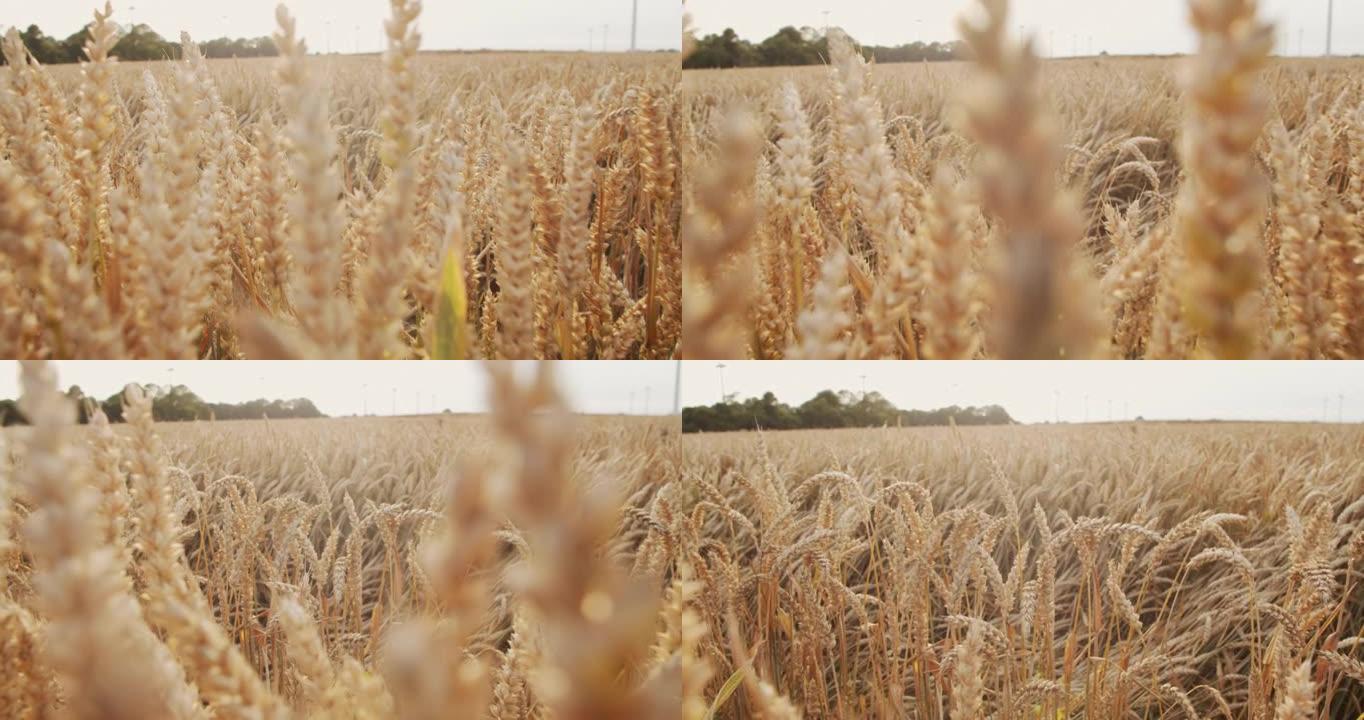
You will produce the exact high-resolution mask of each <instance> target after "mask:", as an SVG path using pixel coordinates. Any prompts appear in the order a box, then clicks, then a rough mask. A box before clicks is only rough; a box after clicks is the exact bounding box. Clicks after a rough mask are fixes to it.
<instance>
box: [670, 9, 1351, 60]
mask: <svg viewBox="0 0 1364 720" xmlns="http://www.w3.org/2000/svg"><path fill="white" fill-rule="evenodd" d="M1327 2H1328V0H1262V1H1261V3H1260V8H1261V10H1260V14H1261V16H1262V17H1265V18H1267V19H1270V20H1272V21H1274V22H1275V23H1276V24H1277V26H1278V28H1279V37H1280V41H1281V45H1282V43H1284V42H1286V43H1287V48H1286V49H1287V53H1285V54H1294V55H1296V54H1299V49H1298V48H1299V43H1298V33H1299V31H1301V32H1302V53H1303V54H1307V55H1320V54H1322V52H1323V51H1324V50H1325V46H1326V4H1327ZM972 5H974V3H968V2H967V0H938V1H934V2H923V1H919V2H907V1H906V0H840V1H839V2H833V1H832V0H689V2H688V4H687V7H688V10H689V11H690V12H691V13H692V16H693V21H694V22H695V24H696V27H697V29H698V30H699V31H700V32H701V33H702V34H708V33H713V32H719V31H721V30H723V29H724V28H726V27H732V28H734V29H735V31H737V32H738V33H739V35H740V36H742V37H745V38H748V39H750V40H754V39H757V40H761V39H762V38H765V37H768V36H769V35H771V34H772V33H773V32H775V31H776V30H777V29H779V28H781V27H782V26H785V25H794V26H796V27H801V26H806V25H808V26H811V27H816V28H822V27H823V26H824V24H825V21H824V14H823V11H824V10H828V11H829V19H828V22H829V24H830V25H834V26H838V27H842V28H843V29H845V30H847V31H848V33H849V34H851V35H852V36H853V37H854V38H856V39H857V40H858V42H861V43H863V44H868V45H899V44H902V43H906V42H913V41H915V40H925V41H932V40H955V39H957V33H956V25H955V19H956V17H957V16H958V15H960V14H961V12H962V11H963V9H964V8H966V7H969V6H972ZM1010 7H1011V13H1012V17H1013V18H1014V22H1013V25H1015V26H1019V25H1021V26H1022V27H1023V28H1024V30H1025V31H1026V32H1028V33H1030V34H1033V35H1035V36H1036V37H1037V40H1038V42H1039V50H1041V51H1043V52H1047V50H1048V48H1049V46H1050V47H1054V53H1055V54H1056V55H1071V54H1074V53H1075V51H1076V50H1078V51H1079V52H1080V53H1081V54H1085V53H1087V52H1088V51H1089V48H1090V47H1091V46H1090V43H1091V42H1092V43H1093V44H1092V48H1093V52H1095V53H1098V52H1100V51H1103V50H1107V51H1108V52H1110V53H1114V54H1151V53H1160V54H1166V53H1181V52H1188V51H1190V50H1192V49H1193V48H1194V39H1193V33H1192V32H1191V31H1190V30H1189V24H1188V0H1142V1H1140V2H1138V1H1136V0H1014V2H1012V3H1011V4H1010ZM1015 32H1017V31H1016V30H1015ZM1091 38H1092V40H1091ZM1283 49H1284V48H1282V47H1281V48H1280V50H1283ZM1332 49H1333V51H1334V52H1335V53H1336V54H1350V53H1364V2H1361V1H1360V0H1336V2H1335V39H1334V42H1333V44H1332Z"/></svg>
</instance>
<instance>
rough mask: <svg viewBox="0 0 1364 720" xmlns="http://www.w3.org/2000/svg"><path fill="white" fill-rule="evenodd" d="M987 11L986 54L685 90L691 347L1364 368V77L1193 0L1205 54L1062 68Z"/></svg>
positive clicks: (1249, 1)
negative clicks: (1297, 53)
mask: <svg viewBox="0 0 1364 720" xmlns="http://www.w3.org/2000/svg"><path fill="white" fill-rule="evenodd" d="M969 5H970V7H969V8H967V10H968V11H969V12H967V13H966V14H965V15H964V16H963V19H962V20H961V22H960V34H961V38H962V39H963V40H964V42H965V44H966V46H967V47H969V49H970V51H971V53H972V55H973V56H974V60H973V61H971V62H969V63H952V64H933V65H929V64H919V65H889V66H879V67H876V66H871V65H868V64H867V63H866V62H865V61H864V59H863V57H862V55H861V54H860V53H859V52H858V51H857V50H856V49H855V48H854V47H853V46H852V44H851V42H850V41H849V39H848V38H847V37H846V36H844V35H842V34H841V33H839V32H838V31H837V30H833V31H832V32H831V38H830V40H831V46H830V58H829V64H828V67H827V68H822V69H818V68H816V69H812V68H784V69H783V68H765V69H757V70H740V71H688V72H686V73H684V79H683V86H682V96H683V100H682V102H683V105H684V118H683V123H684V130H683V132H682V137H683V142H684V147H685V148H686V150H685V152H684V153H683V163H684V172H683V177H684V178H685V183H686V193H687V196H688V199H689V200H688V204H689V210H688V213H687V221H686V223H685V226H686V229H685V230H684V235H685V236H686V240H685V241H684V245H685V247H686V251H685V253H684V255H685V259H686V262H687V268H686V270H685V272H684V274H685V275H686V288H687V290H686V291H685V292H684V298H685V300H684V306H685V309H686V316H687V317H686V319H685V320H684V325H685V327H686V328H687V329H686V330H685V331H684V342H685V346H686V347H685V348H684V352H685V353H686V354H687V355H688V356H690V357H755V358H761V359H773V358H845V357H855V358H892V357H895V358H927V359H966V358H980V357H998V358H1088V357H1102V358H1184V357H1228V358H1229V357H1276V358H1337V357H1349V358H1355V357H1361V356H1364V344H1361V343H1364V314H1362V313H1361V312H1360V308H1359V303H1360V301H1361V298H1364V294H1362V291H1364V277H1362V276H1364V264H1362V262H1361V256H1364V235H1361V233H1364V162H1361V160H1360V158H1361V157H1364V92H1362V91H1361V83H1360V81H1359V77H1360V65H1359V63H1358V61H1356V60H1272V59H1271V52H1272V50H1273V37H1274V36H1273V31H1272V28H1271V27H1270V26H1269V25H1268V24H1266V23H1264V22H1263V21H1262V20H1261V19H1260V17H1259V16H1258V14H1257V3H1256V2H1254V0H1191V2H1189V3H1188V7H1189V11H1190V12H1189V18H1190V22H1191V24H1192V26H1193V29H1194V30H1195V31H1196V36H1197V38H1198V45H1197V51H1196V53H1195V54H1193V55H1192V56H1190V57H1189V58H1184V59H1179V60H1171V59H1157V58H1149V59H1141V58H1125V59H1108V58H1095V59H1075V60H1058V61H1045V62H1044V61H1042V60H1040V59H1039V57H1038V53H1037V50H1036V47H1035V43H1034V42H1033V41H1032V40H1029V39H1026V38H1017V37H1013V36H1011V35H1010V32H1009V31H1010V28H1011V27H1012V25H1011V20H1010V14H1009V12H1008V11H1009V8H1008V3H1007V1H1006V0H975V1H973V2H971V3H969Z"/></svg>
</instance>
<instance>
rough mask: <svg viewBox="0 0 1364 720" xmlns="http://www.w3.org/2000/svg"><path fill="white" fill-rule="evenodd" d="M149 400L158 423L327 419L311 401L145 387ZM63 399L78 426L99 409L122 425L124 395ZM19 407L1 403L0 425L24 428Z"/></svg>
mask: <svg viewBox="0 0 1364 720" xmlns="http://www.w3.org/2000/svg"><path fill="white" fill-rule="evenodd" d="M143 387H144V388H145V389H146V391H147V393H148V394H149V395H151V397H152V417H153V418H154V419H156V420H157V421H158V422H182V421H186V420H259V419H262V418H267V417H268V418H270V419H272V420H279V419H283V418H320V417H326V416H325V415H323V414H322V413H321V411H319V410H318V409H317V406H315V405H313V401H312V400H308V399H307V398H297V399H294V400H251V401H249V402H244V403H211V402H205V401H204V400H203V399H202V398H200V397H199V396H198V395H195V394H194V393H193V392H192V391H191V390H190V389H189V388H187V387H185V386H184V385H174V386H163V385H144V386H143ZM66 396H67V397H69V398H71V399H72V400H74V401H75V402H76V407H77V408H78V409H79V413H80V422H81V423H82V424H84V423H87V422H89V421H90V416H91V414H93V413H94V409H95V408H96V407H98V408H99V409H101V410H103V411H104V415H105V416H106V417H108V418H109V421H110V422H123V393H122V392H118V393H115V394H113V395H110V396H109V397H108V398H105V399H104V400H100V399H98V398H95V397H91V396H89V395H86V394H85V393H84V392H83V391H82V390H81V389H80V386H78V385H72V386H71V389H69V390H67V391H66ZM26 424H27V421H26V420H25V419H24V416H23V413H21V412H20V411H19V403H18V402H17V401H14V400H0V425H3V426H9V425H26Z"/></svg>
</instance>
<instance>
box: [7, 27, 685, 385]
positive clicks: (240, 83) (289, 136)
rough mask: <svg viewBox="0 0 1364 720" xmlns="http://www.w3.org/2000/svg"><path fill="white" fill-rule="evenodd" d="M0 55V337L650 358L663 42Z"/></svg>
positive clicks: (657, 275) (248, 348)
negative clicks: (234, 53)
mask: <svg viewBox="0 0 1364 720" xmlns="http://www.w3.org/2000/svg"><path fill="white" fill-rule="evenodd" d="M389 4H390V6H391V11H392V12H391V17H390V19H389V20H388V22H387V23H386V25H385V31H386V36H387V38H388V50H387V51H386V52H385V53H384V54H383V55H382V56H352V57H336V56H327V57H322V56H314V55H309V54H308V48H307V45H306V44H305V42H304V41H303V39H302V38H300V37H299V36H298V34H297V32H296V30H295V20H294V18H293V17H292V16H291V15H290V14H289V12H288V10H287V9H285V8H284V7H283V6H281V7H280V9H279V12H278V17H277V23H276V24H277V30H276V33H275V42H276V44H277V45H278V47H279V49H280V53H281V57H280V58H279V59H269V60H267V59H248V60H213V61H209V60H205V59H204V58H203V57H202V56H201V55H200V53H199V51H198V48H197V46H196V45H194V43H193V41H192V40H191V39H190V38H188V37H184V38H182V39H183V43H182V45H183V57H184V59H183V60H179V61H167V62H159V63H118V62H117V61H116V59H114V58H111V57H109V50H110V49H111V48H112V47H113V45H114V43H115V42H116V41H117V38H118V32H119V29H118V26H117V25H116V23H115V21H116V20H117V18H111V17H109V14H108V13H109V8H108V6H107V5H106V6H105V8H104V10H102V11H99V12H97V13H96V14H95V21H94V23H93V24H92V25H91V39H90V41H89V43H88V44H87V47H86V54H87V57H88V62H85V63H83V64H82V65H80V66H79V67H75V66H58V67H55V68H46V67H42V66H39V65H37V64H36V62H34V61H32V60H31V56H30V54H29V53H28V51H27V50H26V49H25V48H24V46H23V44H22V42H21V40H20V39H19V36H18V34H17V30H14V29H12V30H11V32H10V34H9V35H7V36H6V38H5V41H4V54H5V57H6V59H7V60H8V62H9V67H3V68H0V356H3V357H8V358H121V357H132V358H152V359H167V358H177V359H180V358H184V359H192V358H214V359H217V358H239V357H248V358H260V357H269V358H354V357H359V358H398V359H406V358H440V359H461V358H475V357H483V358H508V359H537V358H548V359H558V358H565V359H596V358H601V359H626V358H631V359H633V358H646V359H648V358H666V357H669V356H671V355H673V354H674V352H675V347H676V345H677V343H678V338H679V334H680V324H681V319H680V317H681V316H680V313H681V307H680V287H681V279H680V278H681V248H680V240H679V236H678V224H679V222H680V220H679V218H680V203H679V202H678V199H677V195H676V193H675V187H676V185H677V178H676V175H677V172H678V168H679V165H680V163H679V158H678V155H677V147H676V143H675V142H674V135H675V125H676V111H677V108H676V106H675V102H674V98H675V95H676V86H677V82H678V76H679V73H680V70H679V68H678V56H677V54H676V53H652V54H650V53H631V54H627V53H620V54H593V53H563V54H545V53H473V54H448V53H446V54H440V53H421V52H419V51H420V47H421V34H420V32H419V25H420V12H421V3H420V2H419V1H418V0H393V1H392V2H390V3H389Z"/></svg>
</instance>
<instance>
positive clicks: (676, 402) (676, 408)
mask: <svg viewBox="0 0 1364 720" xmlns="http://www.w3.org/2000/svg"><path fill="white" fill-rule="evenodd" d="M673 414H674V415H681V414H682V361H681V360H678V361H677V369H676V370H675V371H674V372H673Z"/></svg>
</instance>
